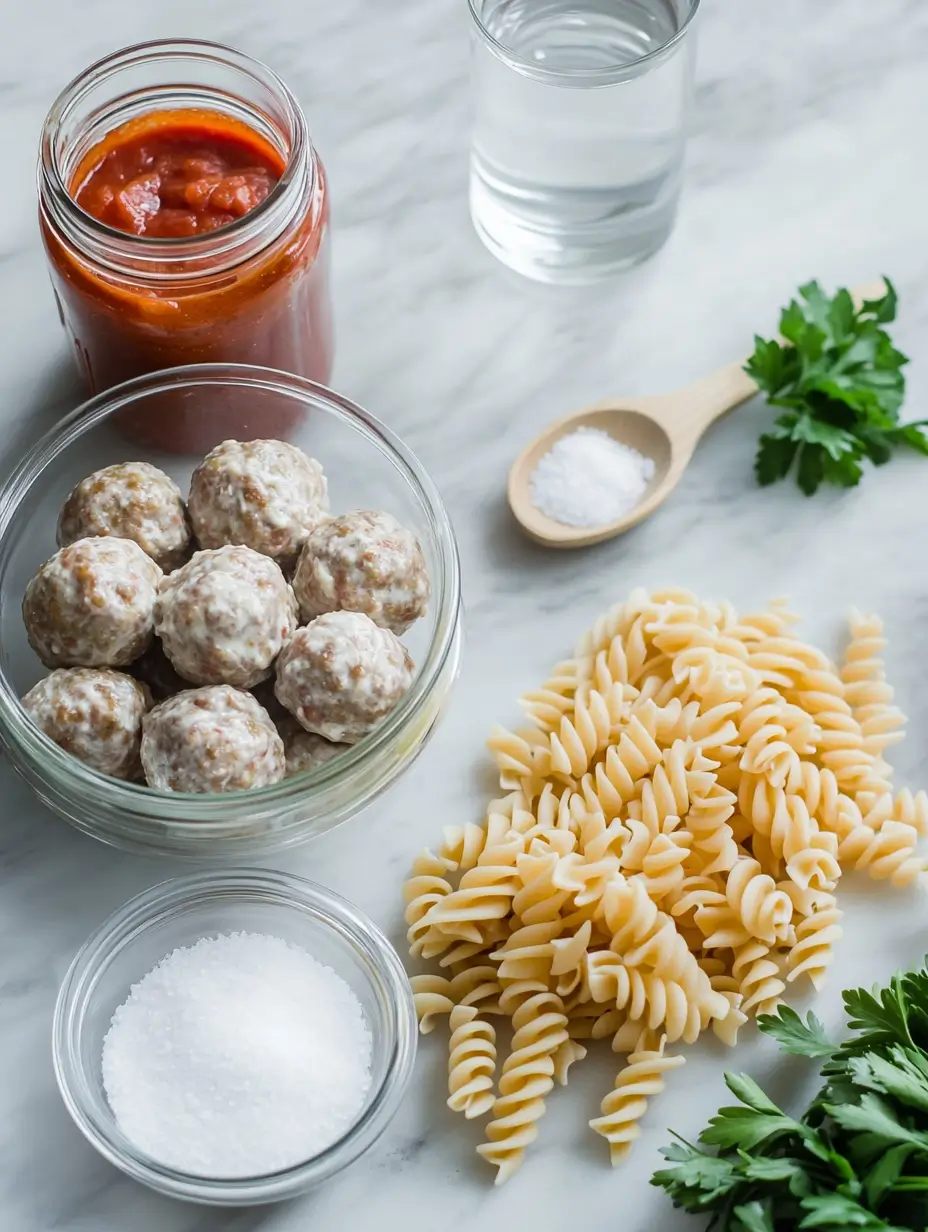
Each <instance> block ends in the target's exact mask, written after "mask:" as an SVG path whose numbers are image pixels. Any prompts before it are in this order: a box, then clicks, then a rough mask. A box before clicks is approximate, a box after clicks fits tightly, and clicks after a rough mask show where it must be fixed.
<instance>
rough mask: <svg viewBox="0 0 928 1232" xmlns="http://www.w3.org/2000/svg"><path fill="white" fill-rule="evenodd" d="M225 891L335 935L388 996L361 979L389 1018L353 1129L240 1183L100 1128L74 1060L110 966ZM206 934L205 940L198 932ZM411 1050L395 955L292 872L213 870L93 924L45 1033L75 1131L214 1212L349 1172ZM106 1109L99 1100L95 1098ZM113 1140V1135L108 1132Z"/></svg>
mask: <svg viewBox="0 0 928 1232" xmlns="http://www.w3.org/2000/svg"><path fill="white" fill-rule="evenodd" d="M222 890H226V891H228V892H229V893H231V894H232V895H233V896H235V895H237V896H238V897H239V898H245V899H247V898H252V897H257V896H258V895H260V894H262V893H265V894H269V895H273V896H274V898H275V905H276V906H278V907H281V908H284V909H285V910H289V911H300V912H303V913H311V914H313V916H314V918H315V919H316V922H317V923H319V924H320V925H322V926H324V927H325V928H327V929H329V930H331V931H332V932H334V933H337V934H338V935H339V936H340V938H341V940H342V941H343V942H344V943H345V944H348V945H351V946H353V947H354V948H355V950H356V951H357V952H360V953H362V954H363V955H364V956H365V957H366V958H367V959H368V960H369V961H370V962H371V964H372V965H373V966H374V967H375V968H376V970H377V973H378V974H379V976H380V978H381V980H382V981H383V988H384V991H385V993H386V997H385V998H384V997H382V996H381V993H380V989H378V987H377V984H376V983H375V982H374V981H373V980H372V979H370V977H369V976H368V982H369V986H370V987H371V988H373V989H374V990H375V991H376V994H377V996H378V999H379V1000H380V1001H381V1005H382V1006H384V1005H385V1006H386V1007H387V1009H388V1010H389V1012H390V1015H391V1019H392V1032H391V1035H390V1037H389V1038H388V1044H389V1047H388V1048H387V1049H386V1051H387V1056H388V1060H387V1064H386V1068H385V1071H384V1074H383V1076H382V1078H381V1081H380V1083H379V1086H378V1087H377V1088H376V1090H373V1089H372V1090H371V1091H370V1092H369V1093H368V1096H367V1098H366V1100H365V1106H364V1108H363V1110H362V1112H361V1113H360V1115H359V1116H358V1118H357V1120H356V1121H355V1122H354V1123H353V1124H352V1125H351V1126H350V1127H349V1128H348V1130H346V1132H345V1133H344V1134H343V1135H342V1136H341V1137H340V1138H338V1139H336V1141H335V1142H333V1143H332V1144H331V1145H330V1146H328V1147H326V1148H325V1150H323V1151H321V1152H319V1154H318V1155H315V1156H313V1157H312V1158H310V1159H308V1160H304V1161H302V1162H301V1163H299V1164H294V1165H292V1166H291V1167H289V1168H284V1169H281V1170H280V1171H277V1172H271V1173H265V1174H258V1175H255V1176H247V1177H232V1178H213V1177H202V1176H197V1175H196V1174H193V1173H185V1172H182V1171H180V1170H179V1169H177V1168H172V1167H170V1166H168V1165H165V1164H161V1163H159V1162H158V1161H157V1160H154V1159H151V1158H150V1157H149V1156H147V1155H146V1154H145V1153H144V1152H143V1151H141V1150H139V1149H138V1148H136V1147H134V1146H133V1144H132V1143H131V1142H130V1141H129V1140H128V1139H126V1138H125V1135H122V1134H121V1131H119V1127H118V1123H117V1122H116V1119H115V1115H114V1114H113V1113H112V1112H110V1113H109V1120H108V1121H104V1120H103V1118H101V1117H100V1116H98V1115H97V1114H96V1112H95V1110H94V1108H93V1103H94V1097H93V1096H88V1095H87V1093H86V1092H87V1091H88V1090H89V1089H91V1087H92V1083H91V1080H90V1079H89V1077H88V1075H87V1072H86V1069H85V1067H84V1066H83V1065H82V1064H81V1063H80V1062H79V1061H78V1060H76V1056H77V1055H79V1054H78V1052H77V1048H76V1043H77V1039H78V1038H79V1033H80V1030H81V1026H80V1019H78V1020H77V1022H76V1023H75V1010H76V1009H79V1008H81V1007H82V1006H83V1005H84V1004H85V1003H86V1002H87V1001H88V1000H89V999H90V997H92V996H93V993H94V989H95V986H96V983H97V980H98V979H99V977H100V976H101V975H102V974H103V972H104V971H105V970H106V968H107V967H108V965H109V963H110V962H111V961H112V960H113V959H114V958H115V957H116V956H117V955H118V954H119V953H120V952H121V951H122V950H123V949H124V948H125V947H126V946H128V945H131V944H132V943H133V942H134V941H135V940H136V939H137V938H138V937H139V936H141V935H142V934H143V933H144V932H145V931H146V930H147V929H150V928H152V927H154V926H155V925H157V924H159V923H162V922H164V921H165V920H166V919H169V918H171V917H172V916H177V915H180V914H182V913H183V911H184V910H185V909H186V908H188V907H190V906H195V905H196V904H197V903H198V902H207V901H209V900H208V894H209V892H210V891H222ZM203 935H204V936H206V935H213V933H212V932H209V933H204V934H203ZM417 1043H418V1030H417V1024H416V1012H415V1006H414V1001H413V994H412V988H411V985H410V983H409V978H408V976H407V974H406V970H405V968H404V966H403V963H402V960H401V959H400V957H399V955H398V953H397V951H396V949H395V948H394V947H393V945H392V944H391V943H390V941H389V940H388V938H387V937H386V936H385V935H384V933H383V932H382V931H381V930H380V928H378V926H377V925H376V924H375V923H374V921H373V920H372V919H371V918H370V917H369V916H368V915H367V914H366V913H365V912H363V911H362V910H361V909H360V908H359V907H356V906H355V905H354V904H353V903H352V902H350V901H349V900H348V899H346V898H344V897H343V896H342V895H340V894H337V893H335V891H333V890H329V889H328V888H326V887H325V886H323V885H321V884H320V883H318V882H314V881H310V880H308V879H307V878H305V877H299V876H297V875H295V874H293V873H282V872H278V871H276V870H271V869H263V868H252V867H248V866H242V867H236V868H230V869H212V870H208V871H199V872H194V873H188V874H185V875H182V876H178V877H171V878H168V879H167V880H165V881H161V882H159V883H157V884H156V885H154V886H151V887H150V888H149V889H147V890H143V891H142V892H141V893H140V894H137V895H135V896H134V897H133V898H131V899H129V900H128V902H126V903H124V904H123V905H122V906H121V907H118V908H117V909H116V910H115V911H114V912H112V913H111V914H110V915H109V916H107V918H106V919H105V920H103V922H102V923H101V924H99V925H98V926H97V927H96V928H95V929H94V930H93V931H92V932H91V933H90V935H89V936H88V937H87V939H86V941H84V943H83V944H82V945H81V947H80V949H79V950H78V952H77V953H76V954H75V956H74V958H73V959H72V961H71V963H70V965H69V967H68V970H67V972H66V974H65V976H64V979H63V980H62V982H61V986H60V988H59V991H58V995H57V998H56V1001H55V1010H54V1016H53V1024H52V1062H53V1066H54V1072H55V1080H56V1083H57V1086H58V1090H59V1093H60V1095H61V1098H62V1101H63V1103H64V1105H65V1107H66V1108H67V1111H68V1113H69V1115H70V1116H71V1119H72V1120H73V1121H74V1123H75V1125H76V1126H77V1128H78V1129H79V1130H80V1132H81V1133H82V1134H83V1136H84V1137H85V1138H86V1139H87V1141H88V1142H90V1143H91V1145H92V1146H93V1147H95V1149H96V1150H97V1151H98V1152H99V1153H100V1155H101V1156H102V1157H103V1158H104V1159H106V1160H107V1161H108V1162H109V1163H111V1164H113V1165H114V1166H115V1167H117V1168H118V1169H120V1171H122V1172H124V1173H125V1174H126V1175H128V1176H130V1177H131V1178H132V1179H133V1180H136V1181H139V1182H140V1183H141V1184H144V1185H147V1186H148V1187H149V1188H151V1189H154V1190H156V1191H158V1192H160V1193H163V1194H168V1195H170V1196H173V1197H178V1198H184V1199H187V1200H188V1201H194V1202H201V1203H204V1204H207V1205H214V1206H234V1205H257V1204H260V1203H264V1202H278V1201H282V1200H285V1199H287V1198H290V1197H295V1196H297V1195H298V1194H300V1193H303V1192H305V1191H306V1190H307V1189H309V1188H311V1187H312V1186H314V1185H316V1184H318V1183H320V1182H321V1181H324V1180H326V1179H327V1178H329V1177H331V1176H333V1175H334V1174H335V1173H337V1172H340V1171H341V1170H342V1169H343V1168H346V1167H348V1166H349V1165H350V1164H351V1163H353V1162H354V1161H355V1160H356V1159H358V1158H359V1157H360V1156H361V1155H362V1154H364V1152H365V1151H367V1150H368V1149H369V1148H370V1147H371V1146H372V1145H373V1144H374V1143H375V1142H376V1141H377V1139H378V1138H379V1137H380V1136H381V1134H382V1133H383V1132H384V1130H385V1129H386V1128H387V1126H388V1125H389V1123H390V1121H391V1120H392V1119H393V1117H394V1115H395V1113H396V1112H397V1110H398V1108H399V1105H400V1103H401V1101H402V1098H403V1095H404V1094H405V1092H406V1088H407V1086H408V1084H409V1080H410V1078H411V1077H412V1073H413V1067H414V1063H415V1057H416V1048H417ZM99 1098H101V1099H102V1101H103V1102H104V1103H106V1097H105V1094H104V1095H102V1096H100V1097H99ZM114 1128H115V1130H116V1133H115V1134H114V1132H113V1129H114Z"/></svg>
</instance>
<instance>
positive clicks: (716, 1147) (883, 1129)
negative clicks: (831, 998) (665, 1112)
mask: <svg viewBox="0 0 928 1232" xmlns="http://www.w3.org/2000/svg"><path fill="white" fill-rule="evenodd" d="M844 1006H845V1010H846V1012H847V1017H848V1025H849V1027H850V1028H851V1031H852V1032H853V1034H852V1035H850V1036H849V1037H848V1038H847V1039H846V1040H845V1041H844V1042H843V1043H842V1044H840V1045H838V1046H835V1045H833V1044H831V1043H830V1042H829V1040H828V1039H827V1038H826V1037H825V1033H824V1030H823V1028H822V1024H821V1023H820V1022H819V1021H818V1019H817V1018H816V1017H815V1015H814V1014H809V1016H808V1019H807V1020H806V1021H805V1022H803V1021H802V1019H801V1018H800V1017H799V1015H798V1014H797V1013H796V1012H795V1011H794V1010H791V1009H787V1008H785V1007H784V1008H781V1009H780V1010H779V1013H777V1014H776V1015H767V1016H764V1017H761V1018H759V1019H758V1024H759V1026H760V1029H761V1030H762V1031H765V1032H766V1033H767V1034H768V1035H772V1036H773V1037H774V1038H775V1039H776V1040H778V1042H779V1044H780V1047H781V1048H782V1050H783V1051H784V1052H788V1053H793V1054H795V1055H798V1056H806V1057H814V1058H816V1059H819V1060H822V1061H823V1062H824V1065H823V1067H822V1070H821V1073H822V1077H823V1079H824V1086H823V1087H822V1089H821V1090H820V1091H819V1093H818V1095H817V1096H816V1097H815V1099H814V1100H813V1101H812V1103H811V1104H810V1106H809V1107H808V1108H807V1110H806V1111H805V1113H804V1114H803V1115H802V1116H801V1117H799V1118H798V1119H793V1118H792V1117H789V1116H787V1115H786V1113H785V1112H783V1111H782V1110H781V1109H780V1108H778V1107H777V1105H776V1104H774V1103H773V1101H772V1100H770V1099H768V1098H767V1096H766V1095H765V1094H764V1092H763V1091H762V1090H761V1089H760V1087H759V1086H758V1085H757V1084H756V1083H755V1082H753V1081H752V1079H750V1078H748V1077H747V1076H746V1075H744V1074H726V1075H725V1081H726V1084H727V1085H728V1089H729V1090H730V1091H731V1092H732V1094H733V1095H734V1096H735V1097H736V1098H737V1099H738V1100H739V1101H740V1103H739V1104H738V1105H737V1106H735V1107H730V1108H721V1109H720V1110H719V1112H718V1114H717V1115H716V1116H714V1117H713V1118H712V1119H711V1121H710V1122H709V1125H708V1127H707V1128H706V1129H704V1130H703V1132H702V1133H701V1134H700V1136H699V1143H700V1145H699V1146H691V1145H690V1144H689V1143H687V1142H685V1141H684V1140H683V1139H682V1138H678V1143H677V1144H676V1145H674V1146H670V1147H667V1148H665V1149H664V1151H663V1152H662V1153H663V1155H664V1156H665V1158H666V1159H667V1160H668V1162H669V1165H670V1166H669V1167H667V1168H664V1169H663V1170H662V1171H659V1172H657V1173H655V1175H654V1176H653V1177H652V1178H651V1183H652V1185H657V1186H660V1187H662V1188H663V1189H665V1190H666V1191H667V1193H668V1194H670V1196H671V1197H672V1198H673V1202H674V1205H675V1206H679V1207H682V1208H683V1209H684V1210H687V1211H690V1212H691V1213H693V1214H702V1215H709V1216H711V1219H710V1222H709V1225H708V1226H709V1228H714V1229H718V1232H795V1229H811V1228H815V1229H829V1230H831V1232H849V1230H850V1229H862V1230H863V1232H902V1230H904V1229H909V1230H911V1229H918V1230H919V1232H924V1230H925V1229H926V1228H928V969H926V968H924V967H923V968H922V969H921V970H920V971H914V972H910V973H909V974H907V975H896V976H894V977H893V979H892V980H891V981H890V983H889V985H888V987H886V988H883V989H874V990H873V991H872V992H867V991H866V990H864V989H857V990H854V991H849V992H845V994H844ZM675 1136H676V1135H675ZM705 1148H710V1149H705Z"/></svg>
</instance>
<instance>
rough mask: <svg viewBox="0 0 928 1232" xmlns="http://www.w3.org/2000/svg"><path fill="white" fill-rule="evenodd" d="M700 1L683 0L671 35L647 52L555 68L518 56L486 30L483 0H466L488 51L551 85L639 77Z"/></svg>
mask: <svg viewBox="0 0 928 1232" xmlns="http://www.w3.org/2000/svg"><path fill="white" fill-rule="evenodd" d="M700 2H701V0H685V3H686V4H687V11H686V14H685V15H684V18H683V20H682V21H681V23H680V25H679V26H678V27H677V29H676V30H675V31H674V32H673V34H672V35H671V36H670V37H669V38H668V39H665V40H664V42H663V43H661V45H660V46H659V47H652V48H651V50H650V51H647V52H645V53H644V54H643V55H640V56H636V57H635V58H634V59H633V60H624V61H622V62H620V63H616V64H610V65H605V66H604V67H602V68H580V69H557V68H546V67H545V66H544V65H541V64H537V63H535V62H534V61H532V60H527V59H526V58H525V57H524V56H520V55H519V54H518V52H515V51H513V50H512V48H511V47H507V46H506V44H505V43H504V42H502V41H501V40H500V39H498V38H497V37H496V35H495V34H493V33H491V31H490V30H488V29H487V26H486V24H485V22H484V20H483V17H482V16H481V10H482V9H483V7H484V5H483V2H482V0H467V4H468V8H469V9H470V15H471V18H472V19H473V22H474V25H475V26H476V27H477V30H478V31H479V33H480V35H481V37H482V38H484V39H485V40H486V42H487V43H488V45H489V47H490V50H491V51H492V52H493V53H494V54H495V55H496V56H498V57H499V59H501V60H504V61H505V62H506V64H508V65H509V66H510V67H511V68H514V69H515V70H516V71H517V72H520V73H522V74H524V76H526V77H533V78H535V79H536V80H537V81H545V82H548V83H549V84H550V85H561V86H570V85H575V86H589V87H594V86H608V85H617V84H618V83H619V82H621V81H626V80H628V79H629V78H632V77H639V76H641V74H642V73H644V72H646V71H647V70H648V68H650V67H651V66H652V65H653V64H654V62H656V61H658V60H660V59H662V58H663V57H664V56H666V55H667V54H668V53H669V52H670V51H671V50H672V49H673V48H674V47H676V46H677V44H678V43H680V42H681V41H682V40H683V39H684V38H685V37H686V35H687V33H688V32H689V29H690V26H691V25H692V23H693V19H694V17H695V16H696V13H697V11H698V9H699V5H700Z"/></svg>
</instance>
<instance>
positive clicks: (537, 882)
mask: <svg viewBox="0 0 928 1232" xmlns="http://www.w3.org/2000/svg"><path fill="white" fill-rule="evenodd" d="M795 619H796V618H795V617H794V616H792V615H791V614H790V612H789V611H788V610H787V609H786V607H785V606H784V605H783V604H780V603H777V604H774V605H772V606H771V608H770V610H768V611H764V612H762V613H760V614H758V615H750V616H743V617H740V616H739V615H738V613H737V612H736V611H735V610H734V608H733V607H732V606H731V605H730V604H727V603H704V602H700V601H699V600H698V599H697V598H695V597H694V596H693V595H691V594H689V593H687V592H683V591H675V590H674V591H662V592H658V593H654V594H647V593H645V592H641V591H636V592H634V593H633V594H632V595H631V597H630V598H629V600H628V601H627V602H626V603H623V604H621V605H619V606H617V607H615V608H614V609H612V610H611V611H609V612H608V613H607V614H606V615H605V616H603V617H602V619H600V620H599V621H598V622H597V623H596V625H595V626H594V627H593V628H592V629H591V630H590V631H589V632H588V633H587V634H586V635H585V636H584V637H583V638H582V639H581V640H580V642H579V644H578V646H577V648H576V651H575V653H574V656H573V658H571V659H569V660H567V661H565V662H562V663H559V664H558V665H557V667H556V668H555V669H554V671H553V673H552V675H551V677H550V679H548V680H547V681H546V682H545V683H544V684H543V685H542V687H541V688H540V689H537V690H536V691H534V692H531V693H527V694H526V695H525V696H524V697H523V698H521V705H522V708H523V709H524V711H525V714H526V716H527V720H528V724H529V725H528V726H527V727H525V728H524V729H521V730H518V731H508V730H504V729H502V728H496V729H494V731H493V733H492V736H491V739H490V741H489V747H490V749H491V750H492V752H493V755H494V757H495V759H496V763H497V765H498V767H499V777H500V788H501V791H502V793H503V794H502V795H501V797H500V798H499V799H496V800H494V801H493V802H492V803H491V804H490V806H489V808H488V810H487V813H486V817H485V819H484V821H483V823H482V824H481V825H477V824H466V825H464V826H461V827H449V828H448V829H446V830H445V832H444V841H443V842H442V844H441V846H440V847H439V848H438V849H437V850H436V851H431V850H426V851H424V852H422V853H421V854H420V855H419V857H418V858H417V859H416V861H415V864H414V866H413V870H412V874H411V877H410V879H409V880H408V882H407V883H406V886H405V901H406V922H407V925H408V938H409V948H410V953H411V955H412V956H413V958H416V959H421V960H426V961H428V962H429V963H430V964H432V969H431V972H430V973H428V974H420V975H416V976H414V977H413V991H414V994H415V1000H416V1007H417V1011H418V1014H419V1018H420V1026H421V1030H422V1031H423V1032H426V1033H427V1032H429V1031H430V1030H431V1029H432V1028H433V1027H434V1026H435V1025H436V1023H437V1022H438V1021H439V1020H440V1019H442V1018H443V1017H447V1019H448V1022H449V1026H450V1031H451V1044H450V1060H449V1091H450V1097H449V1100H448V1103H449V1105H450V1106H451V1108H453V1109H455V1110H457V1111H460V1112H462V1113H463V1114H464V1115H465V1116H466V1117H469V1118H475V1117H481V1116H485V1115H489V1122H488V1124H487V1126H486V1130H485V1140H484V1142H483V1144H482V1145H480V1146H479V1147H478V1148H477V1149H478V1151H479V1153H480V1154H481V1155H482V1156H483V1157H484V1158H485V1159H487V1160H488V1161H489V1162H490V1163H491V1164H494V1165H495V1166H496V1167H497V1168H498V1173H497V1183H499V1182H501V1181H504V1180H506V1179H507V1178H508V1177H510V1176H511V1175H512V1173H513V1172H514V1171H515V1170H516V1169H517V1168H518V1167H519V1165H520V1163H521V1162H522V1159H523V1156H524V1153H525V1150H526V1148H527V1147H528V1146H529V1145H530V1144H531V1142H532V1141H533V1140H534V1139H535V1138H536V1136H537V1133H538V1120H539V1118H540V1117H541V1116H542V1114H543V1113H544V1110H545V1098H546V1097H547V1095H548V1094H549V1092H550V1091H551V1089H552V1087H553V1085H554V1083H555V1081H559V1082H562V1083H563V1082H565V1081H566V1077H567V1071H568V1069H569V1068H570V1066H571V1065H572V1064H574V1063H575V1062H576V1061H578V1060H580V1059H582V1058H583V1057H584V1056H585V1054H586V1044H585V1042H584V1041H589V1040H590V1039H601V1038H606V1039H611V1040H612V1045H613V1048H614V1050H615V1051H616V1052H619V1053H624V1054H627V1063H626V1065H625V1067H624V1068H623V1069H622V1070H621V1071H620V1073H619V1075H618V1077H617V1079H616V1082H615V1086H614V1089H613V1090H612V1091H611V1092H610V1093H609V1094H608V1095H607V1096H606V1098H605V1099H604V1100H603V1103H602V1108H601V1115H600V1116H599V1117H597V1118H596V1119H595V1120H593V1121H591V1126H592V1128H593V1129H594V1130H595V1131H596V1132H597V1133H599V1134H601V1135H602V1136H603V1137H604V1138H605V1139H606V1141H607V1142H608V1144H609V1147H610V1152H611V1157H612V1161H613V1163H616V1162H618V1161H619V1160H620V1159H621V1158H622V1157H623V1156H624V1155H625V1153H626V1152H627V1151H628V1149H629V1147H630V1145H631V1143H632V1142H633V1141H634V1139H635V1138H636V1136H637V1135H638V1132H639V1130H638V1122H639V1120H640V1118H641V1117H642V1115H643V1114H644V1112H645V1110H646V1107H647V1101H648V1098H649V1097H650V1096H652V1095H655V1094H657V1093H658V1092H659V1091H660V1090H662V1088H663V1084H664V1075H665V1073H666V1071H667V1070H669V1069H673V1068H676V1067H678V1066H679V1065H681V1064H682V1063H683V1058H682V1057H681V1056H680V1055H679V1053H678V1052H677V1051H676V1050H675V1048H674V1046H675V1045H677V1044H679V1043H681V1042H682V1043H692V1042H693V1041H694V1040H696V1039H697V1038H698V1036H699V1035H700V1033H701V1032H702V1031H705V1030H707V1029H709V1030H712V1031H713V1032H714V1033H715V1034H716V1035H717V1036H719V1037H720V1038H721V1039H722V1040H724V1041H725V1042H726V1043H727V1044H734V1043H735V1041H736V1038H737V1034H738V1030H739V1028H740V1027H741V1026H742V1025H743V1024H744V1023H745V1022H746V1021H747V1019H748V1017H750V1016H753V1015H757V1014H763V1013H768V1012H770V1011H772V1010H773V1009H774V1008H775V1007H776V1005H777V1004H778V1002H779V1000H780V998H781V997H782V995H783V994H784V992H785V991H786V988H787V986H788V985H791V984H793V983H795V982H798V981H803V980H805V981H810V982H811V983H812V984H813V985H814V986H815V987H816V988H818V987H820V986H821V984H822V981H823V980H824V978H825V975H826V972H827V969H828V965H829V963H830V961H831V956H832V947H833V946H834V944H835V943H836V942H837V941H838V939H839V938H840V935H841V927H840V923H839V921H840V919H841V911H840V910H839V908H838V903H837V898H836V888H837V884H838V880H839V878H840V876H841V873H842V869H844V870H848V869H865V870H867V871H868V872H869V874H870V875H871V876H872V877H874V878H876V879H887V880H889V881H890V882H891V883H892V884H893V885H896V886H902V885H906V884H908V883H910V882H912V881H914V880H915V879H916V878H917V877H918V876H919V874H920V873H921V872H922V871H923V870H924V868H925V861H924V859H923V858H922V857H921V856H919V855H918V854H917V851H916V844H917V841H918V839H919V837H920V836H922V835H925V834H926V833H928V798H926V796H925V793H924V792H919V793H918V794H917V795H912V794H911V793H909V792H907V791H903V792H901V793H899V794H895V793H894V791H893V786H892V776H891V770H890V767H889V765H888V763H887V761H886V759H885V753H886V750H887V749H888V747H889V746H890V745H891V744H892V743H893V742H894V741H896V740H898V739H900V738H901V735H902V726H903V722H904V718H903V715H902V714H901V713H900V712H899V710H898V709H897V708H896V707H895V706H894V704H893V692H892V689H891V688H890V687H889V685H887V683H886V681H885V676H884V670H883V662H882V658H881V655H882V652H883V649H884V646H885V642H884V639H883V630H882V623H881V622H880V620H879V619H877V618H876V617H866V618H865V617H863V616H860V615H858V614H854V615H853V616H852V619H851V638H850V644H849V647H848V650H847V652H846V656H845V660H844V665H843V667H842V668H840V669H839V668H837V667H836V666H835V665H834V664H833V663H832V662H831V661H830V660H829V659H828V657H827V656H826V655H824V654H823V653H822V652H821V651H819V650H817V649H816V648H815V647H813V646H810V645H808V644H807V643H806V642H804V641H802V640H801V639H800V638H799V637H797V636H796V634H795V633H794V631H793V625H794V623H795ZM501 1015H502V1016H504V1017H505V1018H509V1019H511V1027H512V1042H511V1047H510V1050H509V1053H508V1056H507V1057H506V1059H505V1060H504V1061H503V1064H502V1067H501V1069H500V1070H499V1074H498V1077H497V1048H496V1042H497V1041H496V1028H495V1026H494V1019H495V1018H497V1017H498V1016H501Z"/></svg>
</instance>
